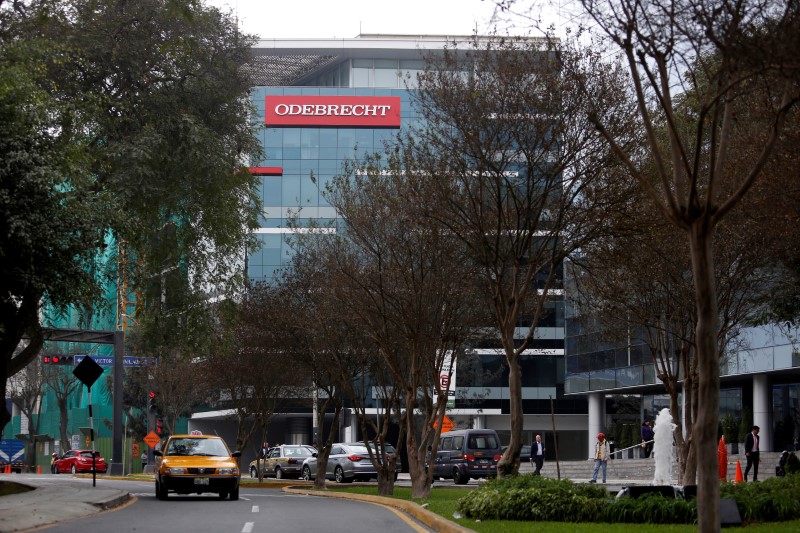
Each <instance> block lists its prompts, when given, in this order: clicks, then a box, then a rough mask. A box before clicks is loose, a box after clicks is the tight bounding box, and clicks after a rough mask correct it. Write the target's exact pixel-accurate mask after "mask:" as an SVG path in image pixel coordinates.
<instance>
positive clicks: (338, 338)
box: [273, 246, 368, 489]
mask: <svg viewBox="0 0 800 533" xmlns="http://www.w3.org/2000/svg"><path fill="white" fill-rule="evenodd" d="M318 251H319V249H318V248H317V247H314V246H306V247H304V248H303V253H299V254H296V255H295V256H294V257H293V260H292V264H291V268H290V269H288V270H287V272H286V273H285V275H284V277H283V278H282V280H281V290H282V291H283V293H284V294H285V298H284V299H283V301H284V302H285V304H286V305H285V306H284V307H283V308H282V309H281V312H280V313H277V314H276V316H275V319H276V320H277V322H273V324H275V327H276V329H277V330H278V331H280V332H282V334H281V335H279V336H278V342H279V343H280V345H281V346H285V349H286V350H287V351H289V352H290V353H291V354H292V357H293V359H294V360H295V361H296V363H297V364H298V365H299V368H301V369H305V370H306V371H307V375H309V376H311V377H312V385H311V386H312V396H313V401H314V402H315V403H314V411H315V413H316V419H315V420H314V428H315V430H316V431H317V433H316V434H315V436H314V437H315V440H316V442H315V445H316V447H317V471H316V472H315V478H314V486H315V487H317V488H319V489H324V488H325V486H326V479H325V472H326V470H327V466H328V457H329V456H330V451H331V448H332V446H333V443H334V442H336V441H337V440H339V431H340V424H341V422H342V420H343V409H344V401H345V390H350V387H351V384H352V383H354V382H356V380H357V379H358V377H359V375H360V374H361V373H362V372H363V368H364V365H363V364H362V363H361V361H363V359H364V358H365V357H367V356H368V354H367V353H365V350H364V349H363V343H361V342H360V340H359V332H357V331H353V330H352V329H351V328H350V327H349V325H348V323H347V322H344V321H340V320H337V319H335V317H336V316H337V313H338V311H339V308H338V302H337V301H336V300H335V299H333V298H331V297H330V292H329V291H328V290H327V287H326V285H327V284H328V283H329V278H328V276H327V275H326V273H325V271H324V269H321V268H320V263H319V261H317V259H318V256H317V252H318ZM331 410H332V411H333V417H332V420H331V423H330V425H329V426H328V431H327V432H325V431H324V428H325V424H324V422H325V415H326V413H328V412H329V411H331Z"/></svg>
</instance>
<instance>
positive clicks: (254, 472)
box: [250, 466, 258, 478]
mask: <svg viewBox="0 0 800 533" xmlns="http://www.w3.org/2000/svg"><path fill="white" fill-rule="evenodd" d="M250 477H252V478H256V477H258V471H257V470H256V467H254V466H252V467H250Z"/></svg>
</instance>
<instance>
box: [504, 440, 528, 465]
mask: <svg viewBox="0 0 800 533" xmlns="http://www.w3.org/2000/svg"><path fill="white" fill-rule="evenodd" d="M506 448H508V446H503V453H506ZM530 461H531V447H530V446H528V445H527V444H525V445H523V446H522V448H520V450H519V462H520V463H529V462H530Z"/></svg>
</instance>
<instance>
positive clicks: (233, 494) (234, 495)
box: [231, 487, 239, 501]
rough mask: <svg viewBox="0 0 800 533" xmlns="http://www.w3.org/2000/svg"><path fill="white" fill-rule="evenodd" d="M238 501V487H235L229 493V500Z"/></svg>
mask: <svg viewBox="0 0 800 533" xmlns="http://www.w3.org/2000/svg"><path fill="white" fill-rule="evenodd" d="M238 499H239V487H236V488H235V489H233V490H232V491H231V500H234V501H235V500H238Z"/></svg>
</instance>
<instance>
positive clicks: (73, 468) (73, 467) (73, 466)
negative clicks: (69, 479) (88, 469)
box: [70, 465, 78, 474]
mask: <svg viewBox="0 0 800 533" xmlns="http://www.w3.org/2000/svg"><path fill="white" fill-rule="evenodd" d="M70 471H71V472H72V473H73V474H74V473H75V472H77V471H78V469H77V468H75V465H72V468H71V469H70Z"/></svg>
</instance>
